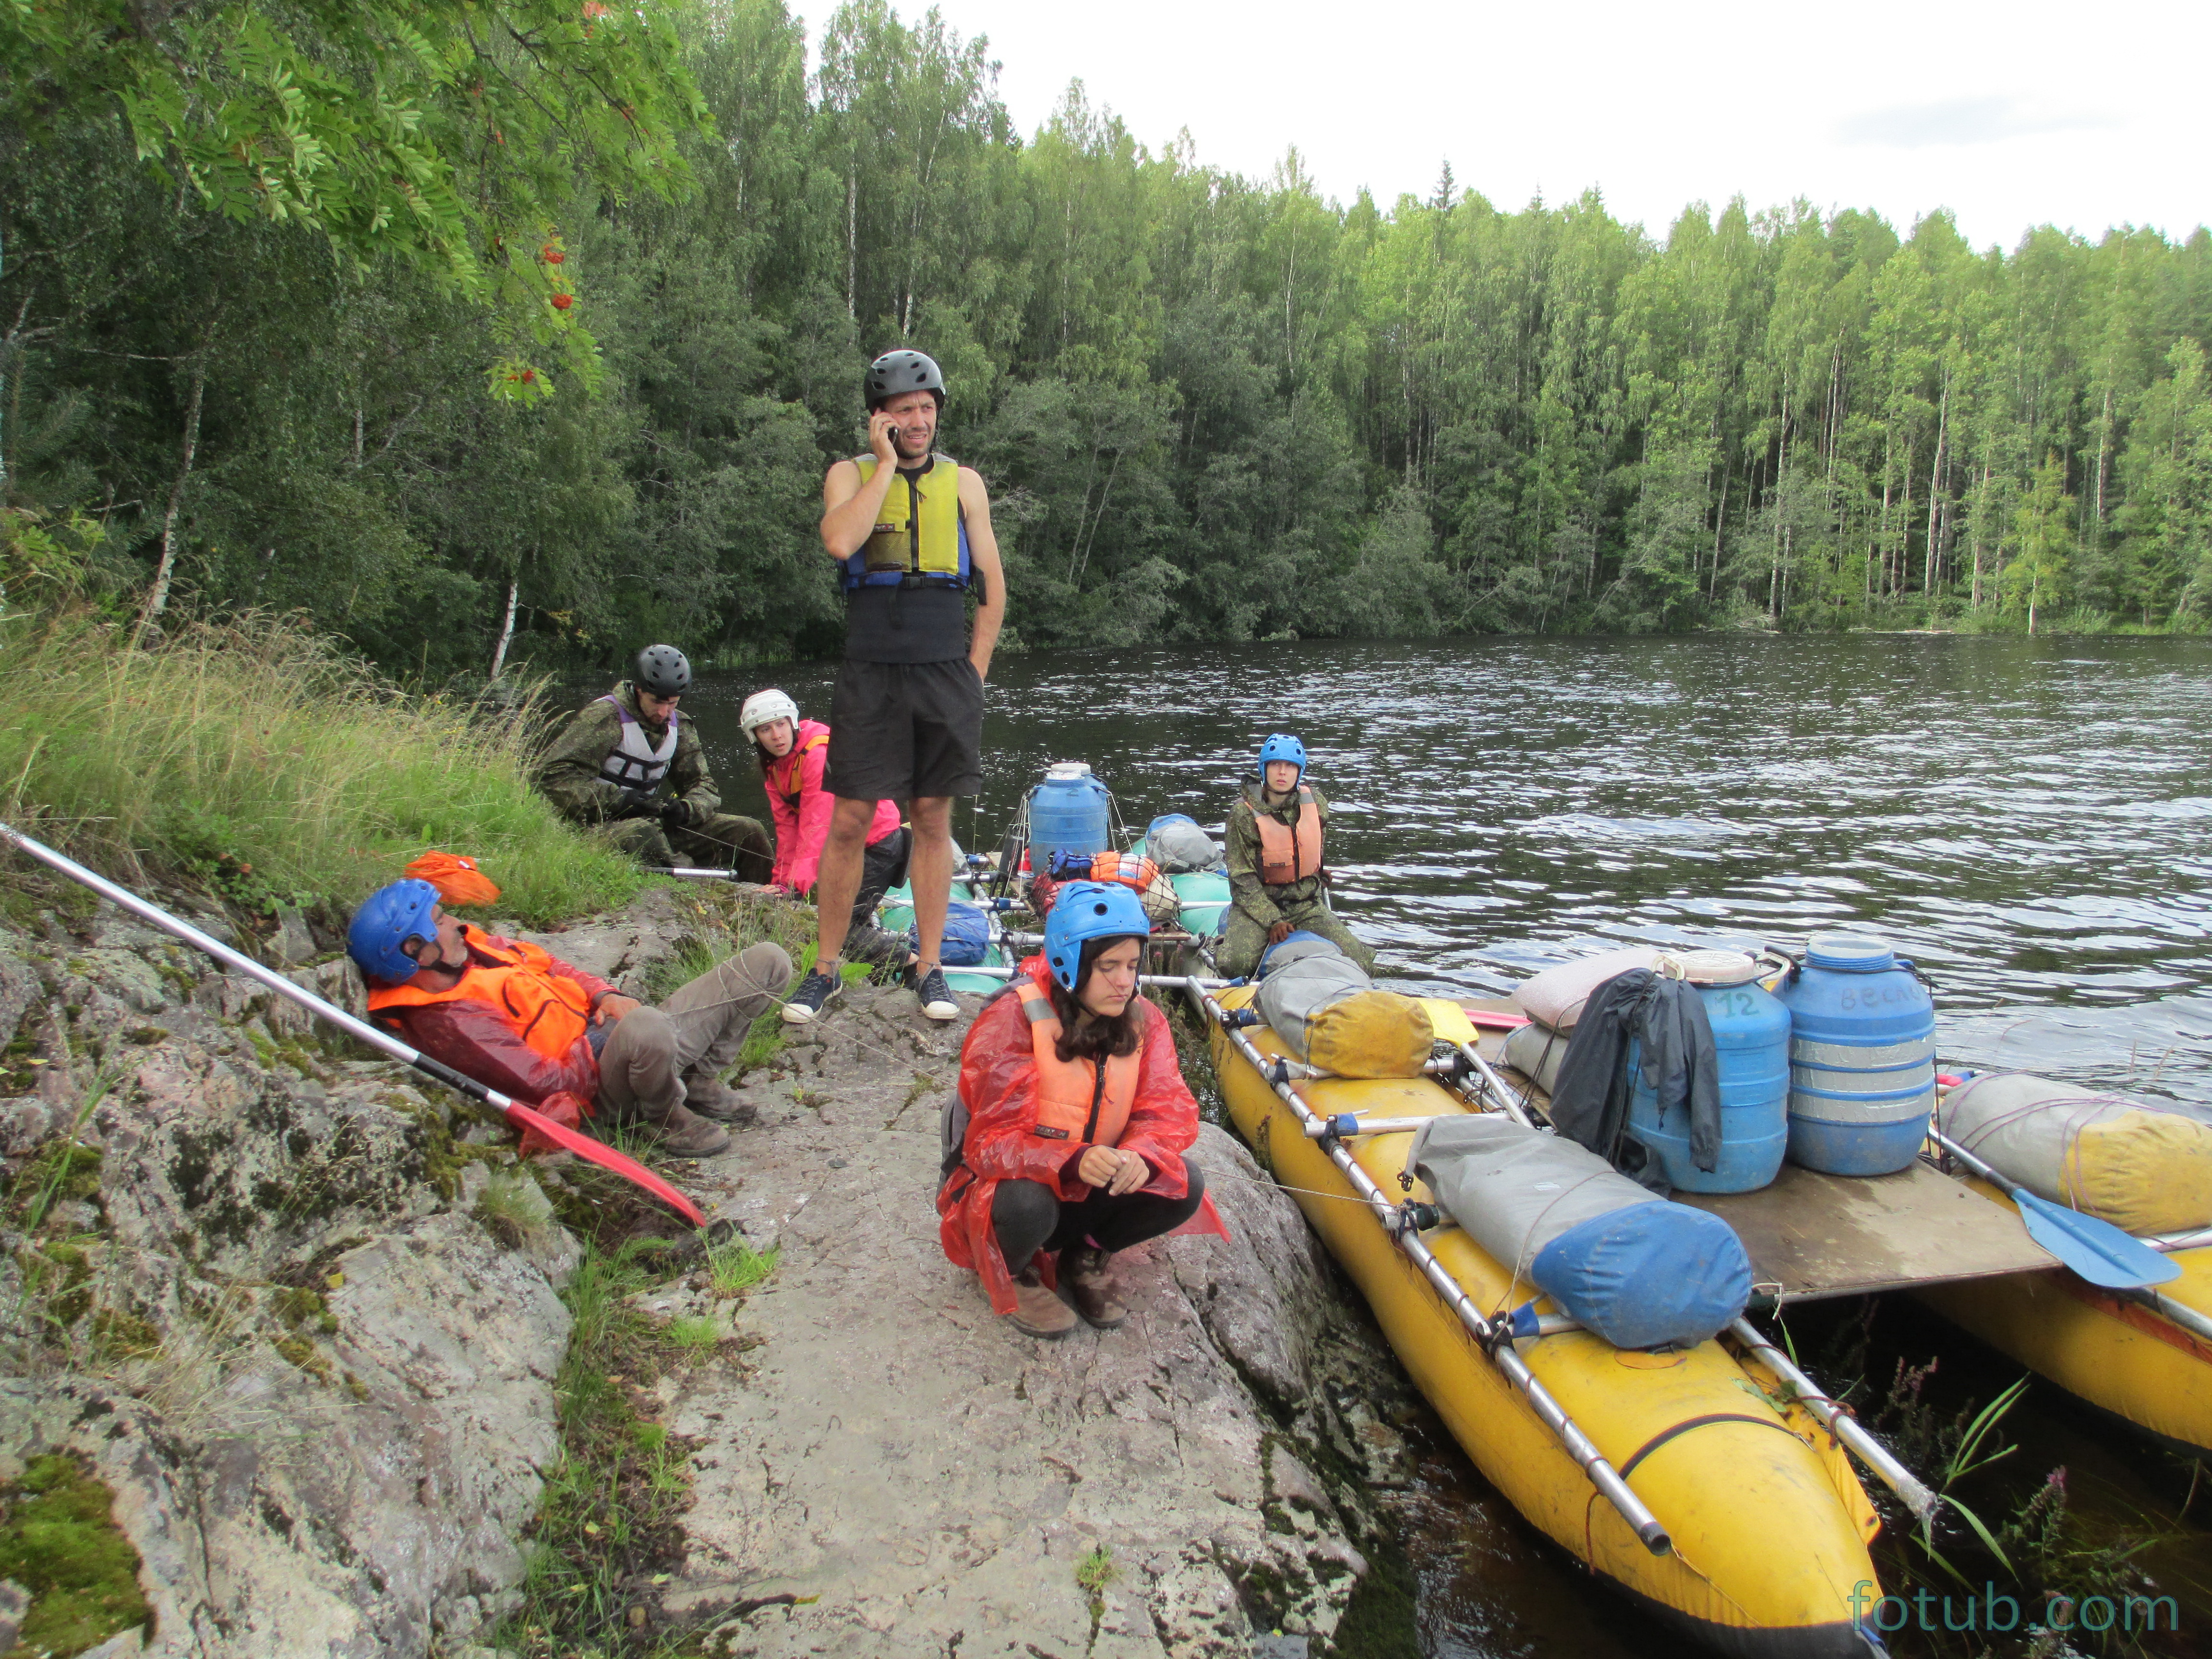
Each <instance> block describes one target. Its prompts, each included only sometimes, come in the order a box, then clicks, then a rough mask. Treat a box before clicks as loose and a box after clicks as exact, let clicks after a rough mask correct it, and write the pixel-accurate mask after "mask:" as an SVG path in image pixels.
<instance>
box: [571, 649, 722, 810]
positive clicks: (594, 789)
mask: <svg viewBox="0 0 2212 1659" xmlns="http://www.w3.org/2000/svg"><path fill="white" fill-rule="evenodd" d="M612 695H613V696H617V697H618V698H620V699H621V700H622V705H623V708H627V709H629V712H630V713H631V714H633V715H635V716H636V719H637V721H638V724H639V725H640V726H642V727H643V728H644V730H645V735H646V738H647V740H648V741H649V742H651V743H653V744H655V745H656V746H657V745H658V744H659V742H660V740H661V739H662V738H665V737H666V736H667V735H668V726H667V722H665V720H663V721H657V720H647V719H646V718H645V717H644V716H643V715H642V714H638V708H637V692H636V690H635V687H633V686H632V685H631V684H630V683H629V681H628V680H624V681H623V682H622V684H619V685H617V686H616V687H615V689H614V691H613V693H612ZM621 741H622V716H621V715H619V714H617V713H616V712H615V709H614V705H613V704H612V703H610V702H607V701H606V700H605V698H603V697H595V698H593V699H592V701H591V702H588V703H586V704H585V705H584V707H583V708H582V710H581V711H580V712H579V713H578V714H577V715H576V718H575V719H574V720H570V721H569V722H568V726H567V728H566V729H565V730H563V731H562V733H561V735H560V736H559V737H558V738H555V739H554V741H553V744H552V747H551V748H550V749H548V750H546V751H545V758H544V761H542V762H541V763H539V765H538V787H539V788H541V789H543V790H544V792H545V793H546V795H547V796H548V797H549V798H550V799H551V801H552V802H553V804H554V805H556V806H557V807H559V808H560V809H561V811H562V813H563V814H564V815H565V816H567V817H570V818H573V819H574V820H575V822H577V823H605V821H606V818H607V817H608V815H609V814H610V813H611V812H613V811H614V810H615V809H616V807H617V805H618V804H619V803H620V801H621V799H622V793H623V792H622V790H621V789H620V787H617V785H615V784H612V783H610V782H609V781H607V780H606V779H605V778H603V777H601V776H600V775H599V768H600V767H601V766H602V765H603V764H605V761H606V758H607V757H608V755H609V754H611V753H612V752H613V750H614V748H615V746H616V744H619V743H620V742H621ZM653 798H654V799H656V800H669V799H676V800H680V801H683V802H684V803H685V804H686V805H690V807H691V808H693V809H694V811H696V813H697V814H698V815H699V816H700V817H705V816H707V815H708V814H710V813H714V812H717V811H720V810H721V805H722V797H721V794H720V791H718V790H717V789H716V788H715V787H714V774H713V773H711V772H709V771H708V769H707V754H706V751H705V750H703V749H702V748H701V747H700V746H699V732H698V728H697V726H696V725H695V723H694V722H693V721H691V720H688V719H684V720H680V721H679V724H678V727H677V738H676V755H675V758H674V759H672V760H671V761H670V762H669V763H668V775H666V776H665V777H664V778H662V779H661V781H660V787H659V789H657V790H655V791H654V792H653Z"/></svg>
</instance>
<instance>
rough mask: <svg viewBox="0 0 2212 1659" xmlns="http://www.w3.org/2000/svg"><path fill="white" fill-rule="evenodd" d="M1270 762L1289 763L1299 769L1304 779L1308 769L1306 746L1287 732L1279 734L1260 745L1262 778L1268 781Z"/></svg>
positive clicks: (1299, 773)
mask: <svg viewBox="0 0 2212 1659" xmlns="http://www.w3.org/2000/svg"><path fill="white" fill-rule="evenodd" d="M1269 761H1288V762H1290V763H1291V765H1293V766H1295V767H1297V769H1298V775H1299V776H1301V777H1304V775H1305V769H1306V746H1305V744H1302V743H1300V742H1299V741H1298V740H1297V738H1294V737H1292V736H1291V734H1290V733H1289V732H1275V733H1273V735H1272V736H1270V737H1269V738H1268V739H1267V741H1266V742H1265V743H1263V744H1261V745H1260V778H1261V781H1262V782H1265V781H1267V763H1268V762H1269Z"/></svg>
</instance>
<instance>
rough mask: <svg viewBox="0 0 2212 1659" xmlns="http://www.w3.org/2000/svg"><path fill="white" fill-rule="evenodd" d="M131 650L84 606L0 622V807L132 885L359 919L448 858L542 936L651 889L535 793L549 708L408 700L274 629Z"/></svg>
mask: <svg viewBox="0 0 2212 1659" xmlns="http://www.w3.org/2000/svg"><path fill="white" fill-rule="evenodd" d="M128 636H129V629H128V628H127V627H123V626H118V625H117V624H115V623H112V622H109V621H107V620H106V619H104V618H102V617H99V616H97V615H95V614H94V613H92V612H90V611H82V610H65V611H60V612H58V613H49V614H46V615H43V616H36V617H32V616H20V615H19V616H15V617H5V618H0V811H5V812H6V814H7V815H8V817H9V820H10V821H11V822H13V823H16V824H17V825H18V827H20V828H23V829H27V830H28V831H29V832H30V833H32V834H35V835H39V836H41V838H43V839H51V840H54V841H58V842H60V843H62V844H63V845H64V846H65V847H67V848H69V849H70V851H72V852H73V853H74V854H77V855H79V856H82V857H83V858H85V859H86V860H87V861H88V862H92V863H95V864H97V865H99V866H103V867H104V868H106V870H107V871H108V872H110V873H112V874H113V875H115V876H116V877H117V878H118V879H125V880H128V879H133V878H138V879H143V878H148V877H158V878H167V879H170V880H184V881H187V882H195V883H197V884H200V885H203V886H207V887H211V888H215V889H217V890H222V892H224V893H225V894H226V896H228V897H230V898H232V899H234V900H236V901H239V902H244V903H246V904H247V905H249V906H251V907H254V908H265V907H266V906H267V905H268V904H269V903H270V902H274V901H277V900H284V901H289V902H311V901H315V900H323V901H328V902H331V904H333V905H334V906H335V907H337V908H338V909H340V910H343V909H346V908H350V907H351V906H352V905H353V904H354V903H356V902H358V901H359V900H360V899H361V898H362V896H364V895H366V894H367V893H368V892H369V891H371V890H374V888H376V887H378V886H380V885H382V884H384V883H386V882H387V881H390V880H392V879H393V878H395V877H397V876H398V873H399V870H400V866H403V865H404V864H405V863H406V862H407V861H408V860H410V859H411V858H413V857H414V856H415V855H416V854H419V853H422V852H423V851H425V850H427V849H428V848H446V849H447V850H448V851H452V852H456V853H467V854H473V855H474V856H475V857H476V858H477V859H478V860H480V861H481V862H482V864H483V868H484V871H485V873H486V874H488V875H489V876H490V877H491V878H492V879H493V880H495V881H496V882H497V883H498V884H500V885H501V888H503V889H504V890H505V896H504V897H503V899H502V900H501V904H500V907H499V908H500V910H501V914H503V915H515V916H519V917H521V918H522V919H524V920H526V921H554V920H557V919H559V918H561V917H563V916H568V915H576V914H578V913H580V912H582V911H586V910H590V909H595V908H604V907H605V906H608V905H611V904H617V903H620V902H623V901H624V900H625V899H627V898H629V896H631V895H632V894H634V893H635V891H636V890H637V887H638V885H639V884H640V881H641V876H640V874H639V872H638V871H637V869H636V866H635V865H634V864H632V863H631V862H630V861H629V860H627V859H624V858H623V857H621V856H619V855H618V854H614V853H612V852H611V851H609V850H608V849H606V848H605V847H603V846H601V845H599V843H598V842H595V841H593V840H592V839H591V838H590V837H589V836H585V835H582V834H580V833H579V832H578V831H577V830H575V829H574V828H572V827H571V826H570V825H568V823H565V822H564V821H563V820H562V818H561V817H560V816H559V814H557V813H556V811H554V810H553V808H552V806H551V805H550V803H549V802H547V801H546V799H544V797H543V796H542V795H540V794H539V793H538V791H537V790H536V789H535V788H534V787H532V782H531V750H532V736H533V733H534V732H536V731H537V729H538V723H539V720H540V718H541V716H540V715H539V714H538V709H537V708H536V706H535V705H534V703H532V702H527V701H526V702H525V703H524V704H523V705H522V706H520V708H490V707H487V706H484V705H481V704H471V703H467V702H456V701H453V700H451V699H448V698H447V697H443V696H435V695H430V696H422V695H416V694H413V693H409V692H404V691H402V690H398V688H396V687H394V686H392V685H391V684H387V683H386V682H384V681H383V680H381V679H380V678H378V677H377V675H376V674H375V672H374V670H372V669H371V668H369V667H368V665H365V664H363V663H362V662H360V661H359V660H357V659H354V658H352V657H350V656H349V655H347V654H346V653H345V652H344V651H343V647H340V646H339V645H338V644H337V643H336V642H335V641H331V640H329V639H327V638H325V637H323V636H321V635H314V634H311V633H308V632H307V631H305V630H304V629H301V628H300V627H298V626H297V625H295V624H294V623H290V622H289V621H287V620H284V619H281V618H276V617H267V616H248V617H240V618H236V619H233V620H230V621H227V622H223V623H195V624H188V625H186V626H185V627H183V628H182V629H179V631H178V632H177V633H175V634H174V635H173V636H172V637H171V638H169V639H168V640H167V641H164V642H162V643H161V644H159V645H157V646H155V647H153V648H151V649H148V650H140V651H134V650H131V649H130V648H129V646H128Z"/></svg>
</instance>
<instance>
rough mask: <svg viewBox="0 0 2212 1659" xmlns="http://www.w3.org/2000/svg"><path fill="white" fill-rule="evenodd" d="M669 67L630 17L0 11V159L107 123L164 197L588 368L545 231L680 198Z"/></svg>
mask: <svg viewBox="0 0 2212 1659" xmlns="http://www.w3.org/2000/svg"><path fill="white" fill-rule="evenodd" d="M678 53H679V47H678V41H677V38H676V32H675V29H674V27H673V26H672V25H671V22H670V21H669V20H668V18H667V16H666V14H665V12H663V11H661V10H659V9H655V8H649V7H643V6H638V5H635V4H633V3H629V0H615V3H613V4H608V3H605V0H584V3H583V4H582V5H581V6H580V7H579V6H578V5H576V4H574V3H572V0H495V3H490V4H485V3H483V0H473V3H459V0H428V3H416V4H404V5H403V4H392V3H373V4H366V5H364V4H357V3H356V4H343V5H339V4H331V3H328V0H321V3H310V4H307V5H292V6H287V7H276V6H270V5H268V4H265V3H258V0H228V3H201V4H191V5H180V6H176V7H173V8H172V7H163V8H159V9H148V8H145V7H142V6H137V5H133V4H130V3H127V0H6V3H5V4H0V70H4V71H5V75H6V79H7V82H8V84H9V87H10V93H11V95H10V97H9V100H8V102H7V105H6V106H4V113H0V153H6V152H8V151H10V150H13V149H15V148H17V147H18V146H20V145H21V144H22V143H24V142H26V141H27V140H28V141H30V142H33V143H37V142H42V141H43V142H52V140H53V139H54V138H55V137H58V135H59V134H61V133H63V132H65V131H67V130H68V125H69V124H70V122H71V121H72V120H81V121H92V122H100V121H102V120H106V121H111V122H112V120H113V119H114V118H115V117H116V116H118V115H119V116H120V117H121V118H122V122H123V125H124V126H125V129H126V130H127V131H128V134H129V137H130V141H131V146H132V149H133V150H134V151H135V160H136V161H137V164H139V165H141V166H143V167H146V168H147V169H149V171H150V172H151V173H152V174H153V175H154V177H155V179H158V180H159V181H160V182H161V185H163V186H164V187H176V188H179V189H181V190H184V191H188V192H189V193H190V194H191V197H194V198H196V199H197V201H198V202H199V203H200V204H202V205H203V207H204V209H205V210H209V211H210V212H213V213H215V214H217V215H220V216H222V217H224V218H227V219H229V220H233V221H235V222H241V223H254V222H267V223H272V224H276V225H283V226H291V227H297V228H302V229H305V230H307V231H310V232H313V233H316V234H319V235H320V236H321V237H322V238H324V239H325V240H327V241H328V243H329V244H330V245H331V247H332V248H333V250H334V251H336V252H337V253H338V254H340V255H341V256H343V257H344V258H348V259H349V260H351V261H353V262H355V263H357V264H361V265H364V266H367V265H370V264H374V263H376V262H378V261H380V260H393V261H398V262H400V263H402V264H406V265H410V266H413V267H416V268H420V269H422V270H426V271H428V272H431V273H433V274H435V276H437V277H438V278H441V279H442V280H443V281H445V282H447V283H452V284H453V285H454V286H455V287H457V288H459V289H461V290H462V291H464V292H465V293H468V294H470V295H472V296H475V297H477V298H483V299H495V300H496V301H498V302H499V303H500V305H501V312H502V315H503V316H504V317H506V318H507V319H511V320H512V321H513V324H514V325H515V332H516V333H517V335H518V336H519V338H520V340H521V341H532V340H534V341H536V342H539V343H561V342H562V336H563V335H564V334H572V335H573V336H574V337H573V338H572V339H570V340H569V341H568V345H569V346H570V348H571V349H570V351H569V357H570V361H571V362H572V363H573V364H575V365H578V366H581V367H585V368H586V369H587V371H588V368H589V366H590V365H591V363H592V353H591V351H590V349H589V348H590V337H589V336H588V335H586V334H583V333H582V332H581V331H580V329H579V328H578V326H577V325H576V324H575V323H574V321H572V320H571V318H570V311H569V307H568V306H564V305H559V304H556V301H555V296H556V295H567V293H568V289H569V286H570V285H569V284H568V283H565V282H563V281H562V280H561V279H560V277H559V276H558V267H557V266H556V265H553V264H549V262H548V261H547V260H546V258H544V252H542V251H541V249H544V250H552V249H557V248H558V246H559V244H558V242H557V241H552V242H548V241H546V240H545V232H546V228H547V227H548V225H549V224H550V222H551V221H552V220H554V219H556V218H557V217H558V216H560V215H561V214H562V211H563V210H565V209H566V208H567V207H568V205H569V202H570V198H571V195H572V192H573V191H574V189H575V188H576V186H577V185H578V184H579V183H582V182H588V183H590V184H592V185H596V186H598V187H599V188H600V189H603V190H605V191H608V192H609V193H611V194H612V195H615V196H617V197H623V196H627V195H629V194H630V193H631V192H632V191H640V190H642V191H649V192H653V193H658V194H660V195H664V196H672V195H676V194H678V193H680V192H681V191H682V190H683V189H684V187H685V185H687V183H688V173H687V170H686V168H685V165H684V158H683V155H681V153H680V151H679V149H678V137H679V135H682V134H684V133H689V132H693V131H702V130H703V129H704V127H705V125H706V117H705V110H704V106H702V104H701V102H700V100H699V97H698V93H697V90H696V88H695V87H694V86H693V85H692V84H691V82H690V78H689V76H686V75H685V74H684V70H683V69H682V67H681V66H680V64H679V63H678ZM9 140H12V141H13V142H8V141H9ZM495 384H498V382H497V381H495ZM532 384H533V385H535V384H536V382H535V381H534V380H533V382H532Z"/></svg>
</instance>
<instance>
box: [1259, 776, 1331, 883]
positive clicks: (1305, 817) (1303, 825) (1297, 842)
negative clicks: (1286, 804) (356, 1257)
mask: <svg viewBox="0 0 2212 1659" xmlns="http://www.w3.org/2000/svg"><path fill="white" fill-rule="evenodd" d="M1252 827H1253V828H1254V829H1256V830H1258V831H1259V834H1260V879H1261V882H1263V883H1264V884H1267V886H1269V887H1280V886H1282V885H1283V884H1285V882H1292V881H1304V879H1305V878H1307V877H1308V876H1317V875H1319V874H1320V873H1321V808H1320V807H1319V806H1318V805H1316V804H1315V801H1314V793H1313V791H1312V790H1310V789H1309V788H1307V787H1305V786H1304V784H1300V785H1299V786H1298V823H1297V829H1295V830H1294V829H1291V826H1290V825H1289V824H1287V823H1284V822H1283V821H1282V819H1280V818H1279V817H1276V816H1275V815H1274V814H1273V812H1269V811H1263V810H1261V805H1260V804H1259V803H1258V802H1256V801H1255V803H1253V806H1252Z"/></svg>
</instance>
